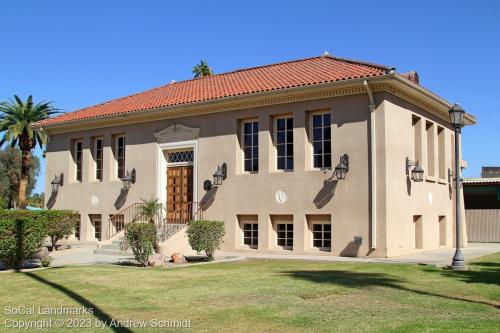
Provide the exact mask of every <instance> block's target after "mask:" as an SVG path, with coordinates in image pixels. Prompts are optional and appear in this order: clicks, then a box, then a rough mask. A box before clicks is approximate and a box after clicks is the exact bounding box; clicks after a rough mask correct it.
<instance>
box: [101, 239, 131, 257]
mask: <svg viewBox="0 0 500 333" xmlns="http://www.w3.org/2000/svg"><path fill="white" fill-rule="evenodd" d="M123 241H124V238H123V237H120V238H118V239H116V240H114V241H112V242H111V244H102V245H101V246H100V247H99V248H97V249H95V250H94V254H107V255H111V256H131V255H133V254H132V250H130V249H127V251H122V243H123Z"/></svg>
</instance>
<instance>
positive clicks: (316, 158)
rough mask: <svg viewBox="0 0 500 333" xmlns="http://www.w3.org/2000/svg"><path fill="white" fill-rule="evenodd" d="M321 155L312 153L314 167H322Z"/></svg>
mask: <svg viewBox="0 0 500 333" xmlns="http://www.w3.org/2000/svg"><path fill="white" fill-rule="evenodd" d="M322 162H323V157H322V156H321V155H314V167H315V168H322V167H323V163H322Z"/></svg>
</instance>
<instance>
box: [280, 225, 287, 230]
mask: <svg viewBox="0 0 500 333" xmlns="http://www.w3.org/2000/svg"><path fill="white" fill-rule="evenodd" d="M285 229H286V225H284V224H278V230H285Z"/></svg>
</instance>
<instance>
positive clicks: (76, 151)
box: [73, 140, 83, 182]
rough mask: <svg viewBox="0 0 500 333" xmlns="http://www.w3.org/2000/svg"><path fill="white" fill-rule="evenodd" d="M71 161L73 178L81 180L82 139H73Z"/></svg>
mask: <svg viewBox="0 0 500 333" xmlns="http://www.w3.org/2000/svg"><path fill="white" fill-rule="evenodd" d="M73 161H74V163H75V180H76V181H77V182H81V181H82V167H83V142H82V140H75V141H74V145H73Z"/></svg>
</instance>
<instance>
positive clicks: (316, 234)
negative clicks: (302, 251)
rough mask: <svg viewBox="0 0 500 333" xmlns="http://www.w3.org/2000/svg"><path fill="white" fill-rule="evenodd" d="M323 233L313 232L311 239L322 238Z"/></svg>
mask: <svg viewBox="0 0 500 333" xmlns="http://www.w3.org/2000/svg"><path fill="white" fill-rule="evenodd" d="M322 238H323V234H322V233H321V232H313V239H322Z"/></svg>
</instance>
